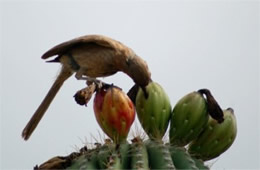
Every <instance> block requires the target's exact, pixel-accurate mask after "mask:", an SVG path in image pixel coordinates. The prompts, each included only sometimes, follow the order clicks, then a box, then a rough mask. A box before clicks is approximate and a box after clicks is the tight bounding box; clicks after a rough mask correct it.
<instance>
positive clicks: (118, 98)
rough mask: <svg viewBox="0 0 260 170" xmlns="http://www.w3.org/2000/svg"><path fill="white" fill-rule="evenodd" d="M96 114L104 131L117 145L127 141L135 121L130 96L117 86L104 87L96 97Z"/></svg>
mask: <svg viewBox="0 0 260 170" xmlns="http://www.w3.org/2000/svg"><path fill="white" fill-rule="evenodd" d="M94 112H95V116H96V119H97V122H98V124H99V125H100V127H101V128H102V130H103V131H104V132H105V133H106V134H107V135H108V136H109V137H110V138H111V139H112V140H113V141H114V142H116V143H119V142H122V140H125V139H126V137H127V135H128V132H129V129H130V127H131V125H132V123H133V121H134V119H135V108H134V104H133V103H132V101H131V100H130V99H129V98H128V96H127V95H126V94H125V93H123V92H122V90H120V89H119V88H117V87H115V86H108V87H106V86H105V87H102V88H101V89H99V90H98V91H97V93H96V95H95V99H94Z"/></svg>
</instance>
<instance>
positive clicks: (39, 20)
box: [0, 0, 260, 169]
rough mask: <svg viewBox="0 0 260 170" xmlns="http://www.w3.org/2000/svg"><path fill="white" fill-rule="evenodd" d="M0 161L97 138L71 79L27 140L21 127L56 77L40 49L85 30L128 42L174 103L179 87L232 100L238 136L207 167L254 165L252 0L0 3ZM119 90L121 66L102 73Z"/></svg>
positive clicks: (13, 164)
mask: <svg viewBox="0 0 260 170" xmlns="http://www.w3.org/2000/svg"><path fill="white" fill-rule="evenodd" d="M0 11H1V38H0V40H1V161H0V163H1V168H2V169H18V168H19V169H20V168H23V169H31V168H32V167H33V166H34V165H36V164H38V163H42V162H44V161H46V160H47V159H48V158H50V157H52V156H56V155H67V154H69V153H70V152H72V151H75V150H76V149H75V148H77V147H82V146H83V143H84V142H85V141H86V140H85V138H86V139H87V141H88V142H91V141H93V137H91V135H90V134H93V136H94V137H97V138H98V136H99V135H98V131H100V128H99V126H98V124H97V123H96V120H95V117H94V113H93V109H92V102H91V103H90V104H89V107H87V108H86V107H81V106H79V105H77V104H75V102H74V99H73V97H72V96H73V95H74V93H75V92H76V91H77V90H79V89H81V88H83V87H84V85H85V84H84V82H83V81H77V80H76V79H75V78H74V77H71V78H70V79H69V80H68V81H67V82H66V83H65V85H64V86H63V87H62V89H61V91H60V92H59V94H58V95H57V97H56V98H55V100H54V102H53V103H52V105H51V106H50V108H49V110H48V111H47V113H46V115H45V117H44V118H43V120H42V121H41V122H40V124H39V126H38V128H37V130H36V131H35V133H34V134H33V135H32V137H31V139H30V140H29V141H28V142H24V141H23V140H22V138H21V131H22V129H23V128H24V126H25V125H26V123H27V121H28V120H29V118H30V117H31V115H32V114H33V113H34V111H35V109H36V108H37V107H38V105H39V104H40V102H41V101H42V99H43V97H44V96H45V94H46V93H47V91H48V89H49V88H50V86H51V84H52V83H53V81H54V79H55V77H56V75H57V73H58V71H59V68H60V66H59V65H58V64H48V63H45V62H44V61H43V60H41V59H40V56H41V55H42V54H43V53H44V52H45V51H47V50H48V49H49V48H51V47H53V46H54V45H56V44H58V43H61V42H64V41H67V40H70V39H72V38H75V37H78V36H81V35H85V34H103V35H107V36H110V37H112V38H114V39H117V40H120V41H121V42H123V43H124V44H126V45H128V46H129V47H131V48H132V49H134V51H135V52H136V53H137V54H138V55H140V56H141V57H142V58H143V59H145V60H146V61H147V63H148V64H149V67H150V70H151V72H152V78H153V80H154V81H156V82H159V83H160V84H161V85H162V86H163V88H164V89H165V91H166V92H167V93H168V95H169V96H170V99H171V102H172V105H173V106H174V104H175V103H176V102H177V101H178V100H179V99H180V98H181V97H183V96H184V95H185V94H187V93H189V92H191V91H194V90H198V89H200V88H204V87H206V88H209V89H211V91H212V93H213V95H214V96H215V98H216V99H217V100H218V102H219V104H220V105H221V106H222V107H223V108H227V107H233V108H234V110H235V114H236V117H237V123H238V135H237V139H236V141H235V143H234V144H233V145H232V147H231V148H230V149H229V150H228V151H227V152H226V153H224V154H223V155H221V157H220V158H218V159H216V160H214V161H212V162H210V164H213V168H214V169H259V168H260V167H259V160H260V159H259V30H260V29H259V2H258V1H246V0H245V1H212V0H209V1H197V0H195V1H187V0H185V1H135V0H133V1H124V2H122V1H5V2H3V3H1V9H0ZM103 80H104V81H106V82H109V83H112V82H113V83H115V84H117V85H119V86H121V87H122V88H123V90H124V91H128V89H129V88H130V87H131V86H132V84H133V82H132V81H131V80H130V79H129V78H128V77H127V76H125V75H124V74H122V73H119V74H116V75H115V76H113V77H112V78H105V79H103Z"/></svg>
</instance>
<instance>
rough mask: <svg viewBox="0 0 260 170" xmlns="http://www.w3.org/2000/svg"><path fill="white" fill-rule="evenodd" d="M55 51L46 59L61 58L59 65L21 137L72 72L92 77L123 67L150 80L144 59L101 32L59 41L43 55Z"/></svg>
mask: <svg viewBox="0 0 260 170" xmlns="http://www.w3.org/2000/svg"><path fill="white" fill-rule="evenodd" d="M55 55H58V57H56V58H55V59H54V60H51V61H48V62H60V63H61V64H62V69H61V72H60V74H59V75H58V77H57V78H56V80H55V82H54V83H53V85H52V87H51V88H50V90H49V92H48V93H47V95H46V96H45V98H44V99H43V101H42V103H41V104H40V106H39V107H38V109H37V110H36V111H35V113H34V115H33V116H32V118H31V119H30V121H29V122H28V124H27V125H26V127H25V128H24V130H23V132H22V137H23V138H24V139H25V140H27V139H29V137H30V136H31V134H32V132H33V131H34V129H35V128H36V126H37V125H38V123H39V122H40V120H41V118H42V117H43V115H44V113H45V112H46V110H47V109H48V107H49V105H50V103H51V102H52V100H53V98H54V97H55V95H56V94H57V92H58V91H59V89H60V88H61V86H62V84H63V82H64V81H65V80H67V79H68V78H69V77H70V76H71V75H72V74H73V73H76V74H75V77H76V78H77V79H78V80H92V81H93V80H94V81H95V78H97V77H106V76H110V75H113V74H115V73H116V72H118V71H122V72H124V73H126V74H127V75H128V76H130V77H131V78H132V79H133V81H134V82H135V83H136V84H137V85H138V86H140V87H141V88H142V89H145V86H146V85H147V84H148V83H149V82H150V81H151V73H150V71H149V69H148V66H147V64H146V62H145V61H144V60H143V59H141V58H140V57H139V56H137V55H136V54H135V53H134V51H133V50H132V49H130V48H128V47H127V46H125V45H123V44H122V43H120V42H118V41H116V40H113V39H111V38H108V37H105V36H101V35H87V36H82V37H79V38H75V39H72V40H70V41H67V42H64V43H61V44H59V45H57V46H55V47H53V48H51V49H50V50H49V51H47V52H46V53H45V54H43V55H42V59H47V58H49V57H52V56H55Z"/></svg>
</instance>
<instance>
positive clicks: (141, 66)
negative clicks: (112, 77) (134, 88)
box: [125, 55, 151, 87]
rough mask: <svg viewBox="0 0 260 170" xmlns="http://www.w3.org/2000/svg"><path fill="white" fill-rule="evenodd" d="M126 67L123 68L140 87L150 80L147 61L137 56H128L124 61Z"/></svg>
mask: <svg viewBox="0 0 260 170" xmlns="http://www.w3.org/2000/svg"><path fill="white" fill-rule="evenodd" d="M126 65H127V67H126V68H127V69H126V70H125V72H126V74H128V75H129V76H130V77H131V78H132V79H133V80H134V82H135V83H136V84H137V85H139V86H140V87H145V86H147V85H148V84H149V82H150V81H151V72H150V71H149V68H148V65H147V63H146V62H145V61H144V60H143V59H142V58H140V57H139V56H137V55H136V56H135V57H130V58H128V60H127V61H126Z"/></svg>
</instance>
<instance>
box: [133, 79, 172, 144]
mask: <svg viewBox="0 0 260 170" xmlns="http://www.w3.org/2000/svg"><path fill="white" fill-rule="evenodd" d="M146 92H147V93H148V97H146V96H145V94H144V92H143V90H142V89H141V88H139V91H138V93H137V96H136V102H135V103H136V111H137V116H138V119H139V121H140V123H141V125H142V127H143V129H144V130H145V132H146V133H147V135H148V136H149V137H150V138H151V139H162V137H163V136H164V134H165V132H166V130H167V127H168V124H169V120H170V117H171V104H170V100H169V97H168V96H167V94H166V93H165V91H164V90H163V88H162V87H161V86H160V85H159V84H158V83H155V82H151V83H149V84H148V85H147V86H146Z"/></svg>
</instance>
